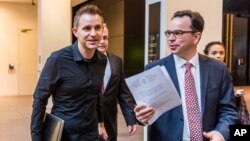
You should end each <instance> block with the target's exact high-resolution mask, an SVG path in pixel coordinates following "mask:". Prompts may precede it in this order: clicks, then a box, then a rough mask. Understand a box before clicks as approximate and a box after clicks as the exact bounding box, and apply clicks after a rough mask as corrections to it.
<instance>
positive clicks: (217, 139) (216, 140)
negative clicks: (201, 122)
mask: <svg viewBox="0 0 250 141" xmlns="http://www.w3.org/2000/svg"><path fill="white" fill-rule="evenodd" d="M203 135H204V137H205V138H208V139H209V140H210V141H225V140H224V138H223V136H222V135H221V134H220V133H218V132H215V131H211V132H203Z"/></svg>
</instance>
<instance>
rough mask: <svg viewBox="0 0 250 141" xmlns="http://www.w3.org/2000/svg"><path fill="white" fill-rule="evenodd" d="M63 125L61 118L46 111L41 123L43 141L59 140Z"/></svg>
mask: <svg viewBox="0 0 250 141" xmlns="http://www.w3.org/2000/svg"><path fill="white" fill-rule="evenodd" d="M63 126H64V120H63V119H61V118H59V117H56V116H55V115H52V114H49V113H46V115H45V119H44V123H43V141H60V140H61V136H62V132H63Z"/></svg>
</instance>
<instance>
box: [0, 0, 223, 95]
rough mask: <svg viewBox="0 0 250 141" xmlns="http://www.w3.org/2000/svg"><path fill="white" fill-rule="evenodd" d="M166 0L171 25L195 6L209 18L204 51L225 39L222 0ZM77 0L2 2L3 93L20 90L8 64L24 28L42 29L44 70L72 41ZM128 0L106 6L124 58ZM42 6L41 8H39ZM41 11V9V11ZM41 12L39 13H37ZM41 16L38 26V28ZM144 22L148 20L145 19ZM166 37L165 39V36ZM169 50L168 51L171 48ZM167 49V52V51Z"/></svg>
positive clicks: (113, 40) (115, 45) (115, 47)
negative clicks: (174, 18) (73, 9)
mask: <svg viewBox="0 0 250 141" xmlns="http://www.w3.org/2000/svg"><path fill="white" fill-rule="evenodd" d="M162 1H164V2H165V3H166V8H165V9H166V10H165V13H163V15H165V16H166V19H165V20H166V23H167V24H166V26H165V27H164V29H163V30H165V29H166V28H167V25H168V23H169V19H170V17H171V16H172V14H173V12H174V11H176V10H181V9H192V10H195V11H198V12H200V13H201V14H202V15H203V17H204V19H205V30H204V33H203V37H202V39H201V41H200V43H199V47H198V51H199V52H202V51H203V48H204V46H205V44H207V42H209V41H212V40H221V34H222V33H221V32H222V0H209V1H200V0H189V1H183V0H162ZM76 3H79V1H77V0H72V1H71V0H63V1H62V0H53V1H52V0H38V4H37V5H38V7H37V6H32V5H31V4H13V3H5V2H0V19H1V22H0V78H1V79H0V95H16V94H17V91H18V85H17V79H18V78H17V77H18V76H17V72H15V71H12V72H10V71H9V70H8V64H9V63H12V64H14V65H17V63H18V58H17V53H18V50H17V47H18V32H19V31H20V29H23V28H31V29H38V33H39V35H38V38H39V40H38V50H39V54H40V56H41V63H40V65H39V69H40V70H41V69H42V67H43V65H44V63H45V61H46V59H47V57H48V56H49V55H50V53H51V52H53V51H55V50H58V49H60V48H62V47H64V46H66V45H69V44H71V5H73V4H76ZM123 7H124V1H122V0H121V1H118V0H117V1H116V2H115V3H109V4H108V5H105V6H104V8H102V10H103V12H104V13H105V15H104V17H105V18H106V22H107V23H108V26H110V27H111V26H112V30H110V45H111V46H110V51H111V52H113V53H115V54H117V55H118V56H120V57H122V58H123V49H124V47H123V45H124V41H123V36H124V35H123V34H124V31H123V29H124V18H123V17H124V15H123V14H124V13H123ZM37 8H38V9H37ZM37 11H38V12H37ZM37 15H38V16H37ZM37 18H38V28H37ZM142 22H144V21H142ZM162 40H164V41H165V38H163V39H162ZM167 53H168V52H167ZM167 53H166V54H167Z"/></svg>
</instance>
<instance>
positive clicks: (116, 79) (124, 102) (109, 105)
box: [103, 53, 136, 140]
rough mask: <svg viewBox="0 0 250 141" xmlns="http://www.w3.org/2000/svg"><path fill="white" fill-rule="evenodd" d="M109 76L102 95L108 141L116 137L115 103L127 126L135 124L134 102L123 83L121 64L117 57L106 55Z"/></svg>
mask: <svg viewBox="0 0 250 141" xmlns="http://www.w3.org/2000/svg"><path fill="white" fill-rule="evenodd" d="M107 56H108V59H109V62H110V66H111V76H110V79H109V82H108V84H107V86H106V88H105V91H104V94H103V114H104V124H105V128H106V130H107V133H108V136H109V139H110V140H113V139H114V140H116V137H117V102H119V105H120V107H121V110H122V113H123V116H124V118H125V120H126V124H127V125H132V124H136V118H135V114H134V112H133V106H134V101H133V98H132V95H131V93H130V91H129V89H128V87H127V85H126V83H125V80H124V77H125V76H124V72H123V63H122V60H121V58H119V57H118V56H116V55H114V54H111V53H107Z"/></svg>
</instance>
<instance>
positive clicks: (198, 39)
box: [194, 32, 201, 44]
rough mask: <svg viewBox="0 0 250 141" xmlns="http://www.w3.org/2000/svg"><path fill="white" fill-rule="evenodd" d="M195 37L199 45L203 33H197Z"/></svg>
mask: <svg viewBox="0 0 250 141" xmlns="http://www.w3.org/2000/svg"><path fill="white" fill-rule="evenodd" d="M194 37H195V40H194V41H195V44H198V42H199V41H200V39H201V32H196V33H194Z"/></svg>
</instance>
